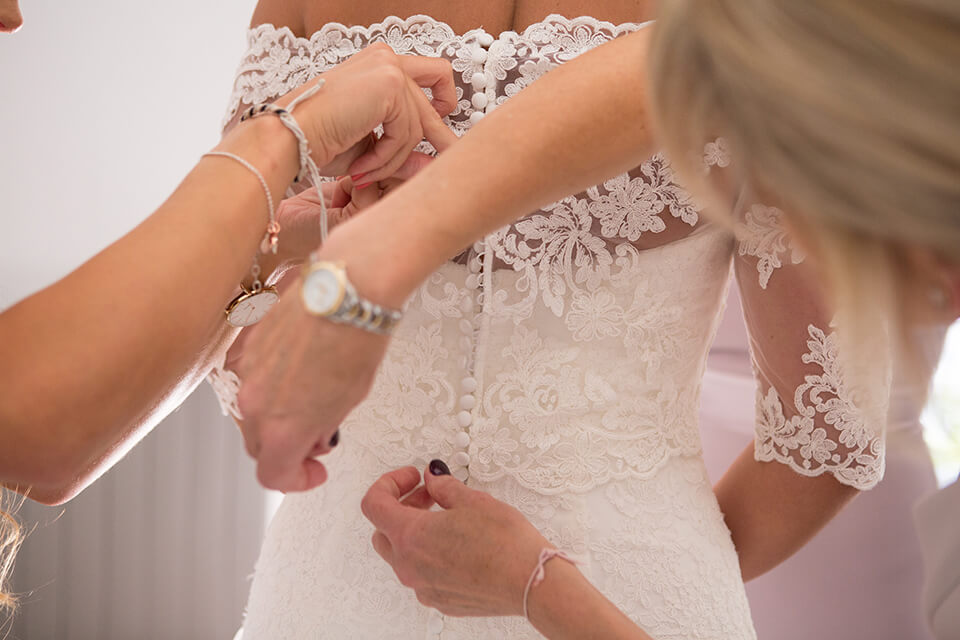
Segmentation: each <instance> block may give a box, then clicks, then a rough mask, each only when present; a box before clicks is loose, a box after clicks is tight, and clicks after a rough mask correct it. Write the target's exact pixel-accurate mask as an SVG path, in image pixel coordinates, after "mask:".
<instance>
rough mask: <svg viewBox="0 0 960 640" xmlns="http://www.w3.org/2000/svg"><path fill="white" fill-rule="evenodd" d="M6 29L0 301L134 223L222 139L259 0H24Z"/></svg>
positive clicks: (57, 272) (51, 276)
mask: <svg viewBox="0 0 960 640" xmlns="http://www.w3.org/2000/svg"><path fill="white" fill-rule="evenodd" d="M22 4H23V11H24V14H25V25H24V29H23V30H22V31H21V32H19V33H17V34H14V35H12V36H3V37H0V87H2V89H0V91H2V93H0V95H2V98H0V185H2V187H0V216H2V222H3V230H2V231H0V234H2V236H0V237H3V238H4V239H5V242H4V243H3V245H4V250H3V251H0V274H2V275H3V277H2V278H0V306H8V305H9V304H11V303H12V302H14V301H16V300H17V299H19V298H21V297H23V296H25V295H27V294H29V293H31V292H32V291H34V290H36V289H38V288H39V287H41V286H44V285H46V284H49V283H50V282H52V281H53V280H55V279H56V278H58V277H60V276H62V275H63V274H65V273H67V272H68V271H69V270H71V269H73V268H74V267H76V266H77V265H78V264H79V263H80V262H81V261H83V260H85V259H86V258H88V257H90V256H91V255H92V254H94V253H95V252H96V251H98V250H99V249H101V248H103V247H104V246H106V245H107V244H109V243H110V242H111V241H113V240H114V239H116V238H117V237H118V236H120V235H121V234H123V233H124V232H126V231H128V230H129V229H131V228H132V227H133V226H134V225H136V224H137V223H138V222H139V221H141V220H142V219H143V218H144V217H146V216H147V215H148V214H149V213H150V212H151V211H152V210H153V209H154V208H156V207H157V205H159V204H160V203H161V202H162V201H163V199H164V198H165V197H166V195H167V194H169V193H170V191H171V190H172V189H173V188H174V187H175V186H176V184H177V183H178V182H179V180H180V179H181V178H182V177H183V175H184V174H185V173H186V172H187V171H188V170H189V168H190V167H191V166H192V165H193V163H194V162H195V161H196V158H197V157H198V156H199V155H200V154H201V153H203V152H204V151H205V150H207V149H209V148H210V147H211V146H213V145H214V144H215V143H216V140H217V133H218V131H219V124H220V118H221V116H222V114H223V112H224V110H225V108H226V104H227V98H228V97H229V93H230V87H231V83H232V75H233V72H234V70H235V68H236V65H237V63H238V62H239V60H240V56H241V54H242V53H243V48H244V44H245V40H244V28H245V26H246V24H247V23H248V21H249V16H250V14H251V13H252V11H253V6H254V4H255V2H254V0H240V1H235V0H164V1H163V2H141V1H137V0H83V1H80V0H24V1H23V2H22Z"/></svg>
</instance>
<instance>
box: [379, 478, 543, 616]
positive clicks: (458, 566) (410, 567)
mask: <svg viewBox="0 0 960 640" xmlns="http://www.w3.org/2000/svg"><path fill="white" fill-rule="evenodd" d="M435 464H436V463H431V467H432V468H434V467H435ZM423 479H424V482H425V484H424V486H421V487H419V488H418V486H417V485H418V484H419V483H420V473H419V472H418V471H417V470H416V469H415V468H413V467H405V468H403V469H398V470H397V471H393V472H391V473H388V474H386V475H384V476H382V477H381V478H380V479H379V480H377V482H376V483H375V484H374V485H373V486H372V487H371V488H370V490H369V491H368V492H367V494H366V496H364V498H363V502H362V503H361V508H362V509H363V514H364V515H365V516H366V517H367V519H368V520H370V522H372V523H373V525H374V526H375V527H376V528H377V532H376V533H374V534H373V547H374V549H376V551H377V553H379V554H380V557H382V558H383V559H384V560H386V561H387V563H389V564H390V566H391V567H393V571H394V573H396V575H397V578H398V579H399V580H400V582H401V583H402V584H403V585H404V586H407V587H410V588H412V589H413V590H414V591H415V592H416V594H417V600H419V601H420V603H421V604H423V605H425V606H428V607H433V608H435V609H438V610H439V611H440V612H441V613H444V614H446V615H451V616H509V615H523V592H524V589H525V587H526V583H527V580H528V579H529V577H530V574H531V572H532V571H533V569H534V567H535V566H536V564H537V559H538V557H539V555H540V551H541V550H542V549H543V548H545V547H550V546H552V545H550V543H549V542H548V541H547V540H546V539H545V538H544V537H543V536H542V535H540V532H538V531H537V530H536V529H535V528H534V527H533V525H531V524H530V523H529V522H528V521H527V520H526V519H525V518H524V517H523V515H521V514H520V512H519V511H517V510H516V509H514V508H513V507H510V506H508V505H506V504H504V503H502V502H500V501H498V500H496V499H494V498H492V497H491V496H490V495H488V494H486V493H483V492H481V491H476V490H474V489H470V488H469V487H467V486H466V485H464V484H463V483H461V482H460V481H458V480H457V479H455V478H453V477H451V476H449V475H433V474H432V473H431V472H430V470H427V471H426V472H425V473H424V474H423ZM408 494H409V495H408ZM404 496H406V497H404ZM434 503H436V504H438V505H440V507H442V508H443V511H429V510H428V509H429V508H430V507H431V506H432V505H433V504H434Z"/></svg>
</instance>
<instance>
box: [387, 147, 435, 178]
mask: <svg viewBox="0 0 960 640" xmlns="http://www.w3.org/2000/svg"><path fill="white" fill-rule="evenodd" d="M431 162H433V156H429V155H427V154H426V153H420V152H419V151H414V152H413V153H411V154H410V155H409V157H407V159H406V161H405V162H404V163H403V164H402V165H401V166H400V168H399V169H397V172H396V173H395V174H393V178H395V179H398V180H409V179H410V178H412V177H413V176H415V175H417V174H418V173H420V171H422V170H423V169H425V168H426V167H427V165H429V164H430V163H431ZM380 182H381V184H384V183H388V182H390V180H381V181H380Z"/></svg>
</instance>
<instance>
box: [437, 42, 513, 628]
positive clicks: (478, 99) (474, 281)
mask: <svg viewBox="0 0 960 640" xmlns="http://www.w3.org/2000/svg"><path fill="white" fill-rule="evenodd" d="M477 43H478V44H479V45H480V47H483V48H479V47H478V48H477V49H475V50H474V51H473V53H472V61H473V62H474V63H475V64H477V65H478V66H479V65H483V64H485V63H486V61H487V52H486V51H485V49H487V48H489V47H490V46H491V45H492V44H493V43H494V37H493V36H492V35H490V34H489V33H485V32H484V33H481V34H479V35H478V37H477ZM471 84H472V85H473V89H474V94H473V95H472V96H471V97H470V103H471V104H472V105H473V108H474V112H473V113H472V114H471V115H470V123H471V124H472V125H475V124H477V123H478V122H480V120H482V119H483V117H484V116H485V115H486V113H488V112H489V111H492V110H493V108H494V107H496V104H494V103H492V102H491V100H490V97H489V96H488V95H487V88H488V87H490V86H491V85H492V83H491V82H490V81H489V79H488V78H487V75H486V74H484V73H481V72H477V73H475V74H473V77H472V78H471ZM488 107H489V109H488ZM484 251H485V246H484V244H483V242H477V243H476V244H474V245H473V251H472V252H471V255H470V259H469V260H468V262H467V272H468V273H467V277H466V287H467V289H468V290H469V292H470V295H468V296H466V297H464V299H463V301H462V303H461V306H460V310H461V311H462V312H463V314H464V318H463V320H461V321H460V332H461V333H462V336H461V338H460V347H461V348H462V349H463V353H464V354H465V355H464V356H462V357H461V359H460V361H459V364H460V366H461V367H463V369H464V370H465V371H466V372H467V375H466V376H465V377H464V378H463V379H462V380H461V381H460V392H461V394H462V395H461V396H460V400H459V409H460V410H459V412H458V413H457V425H458V426H459V427H460V429H459V430H458V431H457V433H456V434H455V435H454V438H453V444H454V447H455V448H456V452H455V453H454V454H453V455H452V456H451V457H450V461H449V462H450V470H451V473H452V474H453V476H454V477H455V478H457V480H460V481H461V482H466V481H467V479H468V478H469V477H470V469H469V467H470V454H469V453H468V450H469V448H470V427H471V426H472V425H473V410H474V409H475V408H476V406H477V395H476V394H477V390H478V389H479V383H478V382H477V379H476V378H475V377H474V376H473V367H474V361H473V357H472V355H473V354H474V350H475V347H476V342H475V337H476V332H477V324H476V323H477V322H478V321H479V316H478V314H477V308H478V306H479V302H480V300H481V296H482V293H481V291H480V290H481V278H482V276H483V274H482V273H481V272H482V270H483V267H482V263H481V260H482V258H483V254H484ZM443 627H444V618H443V615H442V614H441V613H440V612H439V611H437V610H436V609H433V610H431V611H430V618H429V620H428V621H427V639H428V640H440V638H441V634H442V633H443Z"/></svg>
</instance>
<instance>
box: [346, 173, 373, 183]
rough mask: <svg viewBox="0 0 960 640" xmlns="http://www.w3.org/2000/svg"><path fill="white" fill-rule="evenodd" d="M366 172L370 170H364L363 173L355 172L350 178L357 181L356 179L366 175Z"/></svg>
mask: <svg viewBox="0 0 960 640" xmlns="http://www.w3.org/2000/svg"><path fill="white" fill-rule="evenodd" d="M368 173H370V172H369V171H366V172H364V173H358V174H356V175H352V176H350V179H351V180H353V181H354V182H357V181H358V180H360V178H362V177H363V176H365V175H367V174H368Z"/></svg>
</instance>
